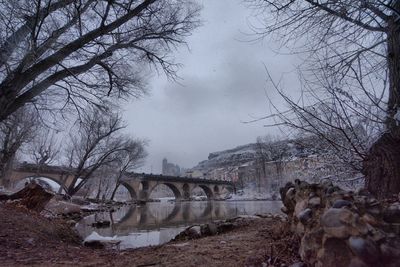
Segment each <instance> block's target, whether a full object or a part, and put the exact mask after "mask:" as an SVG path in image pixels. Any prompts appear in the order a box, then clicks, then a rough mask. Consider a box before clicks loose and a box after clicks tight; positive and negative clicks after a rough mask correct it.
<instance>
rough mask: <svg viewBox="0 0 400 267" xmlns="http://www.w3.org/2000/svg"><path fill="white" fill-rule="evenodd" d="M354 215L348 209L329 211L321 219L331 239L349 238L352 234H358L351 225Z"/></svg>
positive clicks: (332, 209)
mask: <svg viewBox="0 0 400 267" xmlns="http://www.w3.org/2000/svg"><path fill="white" fill-rule="evenodd" d="M353 221H354V215H353V213H352V212H351V211H349V210H347V209H335V208H330V209H328V210H327V211H326V212H325V213H324V214H323V215H322V217H321V225H322V226H323V229H324V231H325V232H326V233H327V234H328V235H330V236H331V237H336V238H347V237H349V236H350V235H351V234H357V232H355V231H354V230H353V229H352V227H351V224H352V223H353Z"/></svg>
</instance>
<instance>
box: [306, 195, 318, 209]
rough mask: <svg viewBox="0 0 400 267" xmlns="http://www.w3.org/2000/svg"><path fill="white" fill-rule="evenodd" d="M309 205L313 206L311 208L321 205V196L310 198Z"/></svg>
mask: <svg viewBox="0 0 400 267" xmlns="http://www.w3.org/2000/svg"><path fill="white" fill-rule="evenodd" d="M308 206H309V207H311V208H315V207H319V206H321V198H319V197H313V198H310V199H309V200H308Z"/></svg>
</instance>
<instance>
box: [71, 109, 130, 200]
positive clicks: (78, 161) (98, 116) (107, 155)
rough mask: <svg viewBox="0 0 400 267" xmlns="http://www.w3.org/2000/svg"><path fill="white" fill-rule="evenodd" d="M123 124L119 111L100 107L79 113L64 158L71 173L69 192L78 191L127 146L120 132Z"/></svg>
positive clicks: (72, 193) (114, 159)
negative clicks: (109, 111) (106, 111)
mask: <svg viewBox="0 0 400 267" xmlns="http://www.w3.org/2000/svg"><path fill="white" fill-rule="evenodd" d="M124 127H125V126H124V125H123V123H122V120H121V117H120V116H119V115H118V114H109V113H105V112H103V111H101V110H99V109H91V110H87V114H82V116H81V119H80V120H79V122H77V125H76V128H77V129H76V128H73V129H72V132H71V133H70V142H69V144H68V146H67V148H66V159H67V161H68V165H69V169H70V170H73V176H74V178H73V181H72V183H71V184H70V185H69V187H68V188H67V193H68V195H70V196H72V195H74V194H75V193H76V192H78V191H79V189H81V188H82V186H83V185H85V183H86V182H87V181H88V180H89V179H90V178H92V177H93V175H95V173H96V172H97V171H99V170H100V168H101V167H104V166H107V165H109V164H112V163H113V162H115V161H116V158H117V155H118V154H119V153H120V152H121V151H124V150H125V149H126V140H125V139H124V138H123V137H121V134H120V131H121V130H122V129H123V128H124Z"/></svg>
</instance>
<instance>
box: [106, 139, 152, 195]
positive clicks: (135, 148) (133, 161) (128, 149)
mask: <svg viewBox="0 0 400 267" xmlns="http://www.w3.org/2000/svg"><path fill="white" fill-rule="evenodd" d="M125 138H126V145H125V149H124V150H122V151H120V153H119V154H118V155H117V157H116V163H115V167H114V175H115V183H114V189H113V190H112V193H111V196H110V199H111V200H112V199H114V197H115V194H116V192H117V189H118V187H119V186H120V185H121V179H122V178H123V177H124V176H125V175H127V174H129V173H131V172H133V171H134V170H135V169H137V168H139V167H140V166H142V165H143V163H144V159H145V158H146V156H147V152H146V150H145V146H146V142H145V141H143V140H134V139H132V138H129V137H125Z"/></svg>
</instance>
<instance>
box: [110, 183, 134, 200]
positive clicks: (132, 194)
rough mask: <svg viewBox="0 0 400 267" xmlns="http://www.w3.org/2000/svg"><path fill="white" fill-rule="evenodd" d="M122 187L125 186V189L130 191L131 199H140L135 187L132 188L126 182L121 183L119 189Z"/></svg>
mask: <svg viewBox="0 0 400 267" xmlns="http://www.w3.org/2000/svg"><path fill="white" fill-rule="evenodd" d="M120 186H123V187H125V188H126V190H128V192H129V194H130V195H131V199H137V198H138V196H137V194H136V191H135V189H133V187H132V186H130V185H129V184H128V183H125V182H124V181H120V182H119V185H118V187H120ZM117 189H118V188H117ZM114 197H115V196H114Z"/></svg>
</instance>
